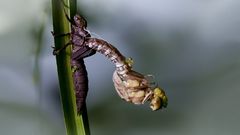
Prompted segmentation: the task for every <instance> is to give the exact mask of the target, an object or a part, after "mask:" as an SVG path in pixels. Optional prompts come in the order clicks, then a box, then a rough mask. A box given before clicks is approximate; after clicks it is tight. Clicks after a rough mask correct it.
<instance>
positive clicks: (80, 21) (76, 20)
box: [73, 14, 87, 28]
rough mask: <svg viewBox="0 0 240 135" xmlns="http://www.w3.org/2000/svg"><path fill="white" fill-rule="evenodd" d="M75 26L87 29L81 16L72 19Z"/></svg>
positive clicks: (85, 22)
mask: <svg viewBox="0 0 240 135" xmlns="http://www.w3.org/2000/svg"><path fill="white" fill-rule="evenodd" d="M73 20H74V23H75V25H77V26H78V27H80V28H87V21H86V19H85V18H84V17H83V16H80V15H78V14H77V15H75V16H74V17H73Z"/></svg>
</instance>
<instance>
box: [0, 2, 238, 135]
mask: <svg viewBox="0 0 240 135" xmlns="http://www.w3.org/2000/svg"><path fill="white" fill-rule="evenodd" d="M78 7H79V10H80V11H79V12H81V13H82V14H83V15H84V16H85V17H86V18H87V20H88V26H89V30H90V31H91V32H92V33H96V34H94V35H95V36H96V37H99V38H103V39H105V40H107V41H109V42H110V43H112V44H113V45H115V46H116V47H117V48H119V50H120V51H121V52H122V53H123V54H124V55H125V56H129V57H132V58H133V59H134V62H135V63H134V69H135V70H136V71H139V72H141V73H144V74H153V75H154V76H155V81H156V82H157V83H158V84H159V85H160V86H161V87H163V88H164V89H165V90H166V93H167V95H168V97H169V107H168V108H167V109H164V110H161V111H158V112H152V111H151V110H150V109H149V108H148V105H147V104H146V105H144V106H135V105H133V104H129V103H126V102H124V101H122V100H121V99H120V98H119V96H118V95H117V93H116V92H115V90H114V87H113V83H112V80H111V78H112V73H113V71H114V65H113V64H112V63H111V62H110V61H109V60H107V59H106V58H105V57H104V56H102V55H100V54H97V55H94V56H93V57H91V58H87V59H86V66H87V69H88V72H89V73H88V74H89V80H90V82H89V83H90V91H89V95H88V98H87V103H88V113H89V122H90V128H91V132H92V134H93V135H146V134H147V135H176V134H178V135H238V134H239V133H240V116H239V114H240V107H239V106H240V99H239V96H240V83H239V82H240V62H239V60H240V18H239V12H240V8H239V7H240V1H239V0H221V1H219V0H208V1H206V0H204V1H203V0H148V1H146V0H145V1H139V0H131V1H130V0H114V1H109V0H101V1H98V0H78ZM51 30H52V18H51V2H50V1H47V0H42V1H39V0H25V1H23V0H14V1H1V2H0V46H1V48H0V134H1V135H14V134H18V135H53V134H54V135H56V134H58V135H64V134H65V129H64V121H63V114H62V111H61V105H60V98H59V90H58V80H57V72H56V63H55V57H54V56H53V55H52V49H51V45H53V38H52V36H51V33H50V31H51ZM41 35H42V38H41ZM40 39H41V40H40Z"/></svg>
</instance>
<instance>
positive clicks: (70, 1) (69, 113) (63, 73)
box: [52, 0, 90, 135]
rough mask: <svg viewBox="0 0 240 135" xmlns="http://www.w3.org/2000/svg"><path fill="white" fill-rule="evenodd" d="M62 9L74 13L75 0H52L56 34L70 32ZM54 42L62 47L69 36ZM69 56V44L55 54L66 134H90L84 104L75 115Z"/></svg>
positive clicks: (56, 45) (57, 46) (56, 39)
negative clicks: (80, 110) (81, 111)
mask: <svg viewBox="0 0 240 135" xmlns="http://www.w3.org/2000/svg"><path fill="white" fill-rule="evenodd" d="M63 3H64V4H63ZM67 7H70V8H67ZM64 10H65V11H66V13H68V16H69V12H70V11H71V17H72V16H73V15H75V14H76V11H77V10H76V0H52V16H53V30H54V33H56V34H63V33H69V32H70V23H69V22H68V20H67V18H66V16H65V13H64ZM54 42H55V47H56V48H62V47H63V46H64V45H65V44H67V43H68V42H69V37H68V36H63V37H58V38H55V41H54ZM70 56H71V47H70V46H68V47H67V48H66V49H65V51H61V53H60V54H59V55H57V56H56V61H57V70H58V78H59V85H60V94H61V101H62V106H63V113H64V120H65V126H66V131H67V135H90V130H89V125H88V118H87V111H86V105H85V107H84V111H83V113H82V115H77V111H76V110H77V109H76V99H75V94H74V85H73V78H72V71H71V65H70V61H71V58H70Z"/></svg>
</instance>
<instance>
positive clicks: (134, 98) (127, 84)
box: [53, 14, 168, 113]
mask: <svg viewBox="0 0 240 135" xmlns="http://www.w3.org/2000/svg"><path fill="white" fill-rule="evenodd" d="M66 17H67V19H68V20H69V22H70V23H71V32H70V33H67V34H63V35H70V41H69V43H67V44H66V45H64V47H63V48H60V49H56V48H54V51H53V54H54V55H57V54H58V53H60V52H61V50H63V49H65V48H66V46H68V45H72V46H73V50H72V57H71V64H72V69H73V79H74V86H75V95H76V103H77V111H78V113H80V112H81V108H82V105H83V104H84V103H85V102H86V97H87V91H88V86H87V84H88V83H87V81H88V79H87V72H86V67H85V66H84V63H83V58H85V57H89V56H91V55H93V54H95V53H96V52H98V53H100V54H103V55H104V56H106V57H107V58H108V59H110V61H111V62H112V63H113V64H114V65H115V67H116V69H115V71H114V73H113V83H114V86H115V89H116V91H117V93H118V95H119V96H120V97H121V98H122V99H123V100H125V101H127V102H131V103H133V104H144V103H145V102H146V101H150V108H151V109H152V110H154V111H155V110H158V109H161V108H166V107H167V104H168V98H167V96H166V94H165V92H164V90H163V89H162V88H160V87H152V85H151V82H149V80H148V79H147V77H146V76H144V75H143V74H141V73H138V72H136V71H134V70H133V69H132V67H133V66H132V64H133V61H132V60H131V59H128V58H126V57H125V56H124V55H122V54H121V53H120V51H119V50H118V49H117V48H116V47H114V46H113V45H112V44H110V43H108V42H107V41H105V40H103V39H98V38H93V37H91V34H90V32H89V31H88V30H87V21H86V19H85V18H84V17H83V16H81V15H78V14H76V15H75V16H74V17H73V19H70V18H69V17H68V16H67V15H66ZM53 35H54V36H56V35H55V34H54V33H53Z"/></svg>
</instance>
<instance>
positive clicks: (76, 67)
mask: <svg viewBox="0 0 240 135" xmlns="http://www.w3.org/2000/svg"><path fill="white" fill-rule="evenodd" d="M71 65H72V72H73V73H72V75H73V81H74V87H75V95H76V104H77V113H78V114H80V113H81V109H82V107H83V105H84V104H85V103H86V97H87V93H88V77H87V70H86V67H85V64H84V61H83V59H78V60H74V59H72V61H71Z"/></svg>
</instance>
